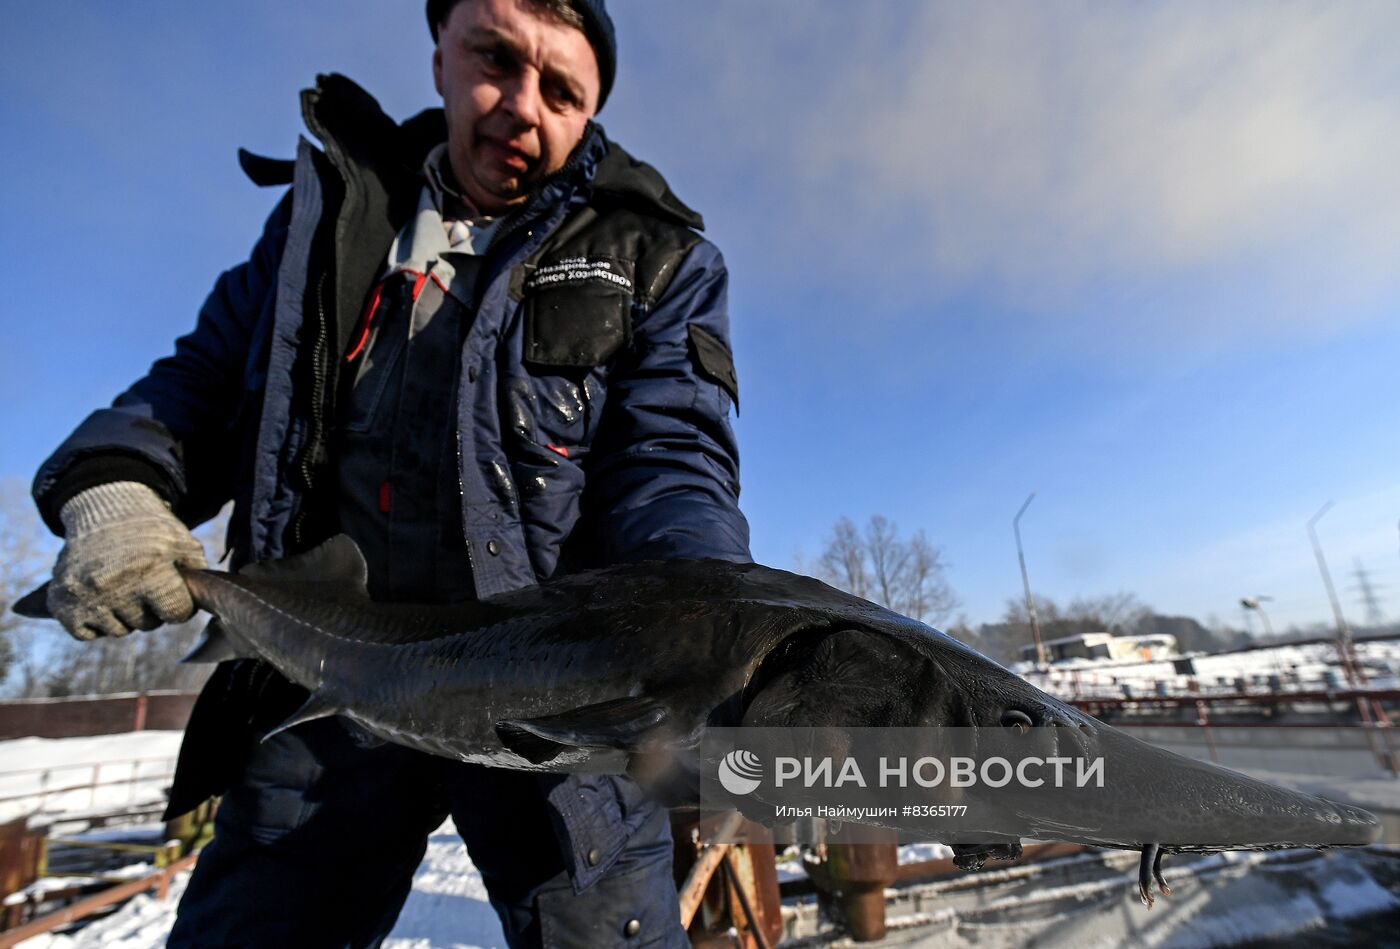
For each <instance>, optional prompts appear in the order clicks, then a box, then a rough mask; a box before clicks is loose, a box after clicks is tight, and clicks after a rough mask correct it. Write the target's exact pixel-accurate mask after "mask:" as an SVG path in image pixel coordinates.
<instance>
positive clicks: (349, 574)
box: [238, 534, 369, 600]
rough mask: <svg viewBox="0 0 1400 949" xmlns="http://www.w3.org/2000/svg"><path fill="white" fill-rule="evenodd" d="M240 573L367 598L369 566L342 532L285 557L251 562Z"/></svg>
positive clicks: (332, 596) (336, 596)
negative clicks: (303, 550) (294, 554)
mask: <svg viewBox="0 0 1400 949" xmlns="http://www.w3.org/2000/svg"><path fill="white" fill-rule="evenodd" d="M238 574H239V576H243V577H247V578H248V579H250V580H257V581H258V582H259V583H267V584H272V585H275V586H286V587H295V588H296V589H298V590H300V591H303V592H305V593H309V594H312V595H314V596H321V597H326V598H328V599H337V600H343V599H347V598H350V599H360V600H368V599H369V589H368V583H369V567H368V566H366V564H365V556H364V554H362V553H360V548H359V547H357V546H356V545H355V542H354V541H353V540H351V539H350V538H349V537H348V536H347V535H345V534H337V535H335V536H334V537H332V538H331V539H330V540H328V541H326V542H325V543H323V544H321V545H320V546H318V547H313V548H311V549H310V550H308V551H306V552H305V553H302V554H297V555H296V556H294V557H287V558H286V559H284V560H264V561H261V562H259V563H250V564H248V565H247V566H246V567H243V568H241V569H240V570H239V571H238Z"/></svg>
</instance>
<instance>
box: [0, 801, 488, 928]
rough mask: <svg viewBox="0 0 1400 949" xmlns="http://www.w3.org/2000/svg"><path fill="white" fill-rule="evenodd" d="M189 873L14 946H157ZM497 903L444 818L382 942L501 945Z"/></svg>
mask: <svg viewBox="0 0 1400 949" xmlns="http://www.w3.org/2000/svg"><path fill="white" fill-rule="evenodd" d="M188 881H189V874H188V873H182V874H180V875H179V876H177V877H176V878H175V880H174V881H173V882H172V884H171V887H170V896H169V898H168V899H166V900H163V901H162V900H157V899H156V898H155V897H154V896H153V895H151V894H142V895H141V896H138V897H136V898H135V899H133V900H131V901H130V902H128V903H127V904H126V905H124V906H123V907H122V908H121V909H119V910H117V912H115V913H113V914H112V915H111V916H108V917H107V918H105V919H100V920H98V921H96V922H94V923H92V924H90V925H88V926H87V927H86V928H84V929H82V930H80V931H79V932H77V933H75V934H74V935H72V936H62V935H45V936H36V937H35V938H33V939H27V940H25V941H24V942H22V943H20V944H19V947H18V949H158V947H160V946H164V945H165V940H166V938H167V937H168V936H169V935H170V927H171V926H172V925H174V923H175V907H176V905H177V904H178V902H179V899H180V896H181V894H183V893H184V891H185V884H186V883H187V882H188ZM504 945H505V937H504V935H503V934H502V933H501V924H500V921H499V920H497V918H496V911H495V910H493V909H492V908H491V904H490V903H488V902H487V900H486V887H485V885H483V884H482V882H481V874H480V873H478V872H477V869H476V867H475V866H473V865H472V862H471V858H470V857H468V856H467V852H466V848H465V847H463V846H462V841H461V838H459V837H458V836H457V831H456V828H455V827H453V825H452V821H451V819H448V820H447V822H446V823H444V824H443V825H442V826H441V827H439V828H438V829H437V831H435V832H434V833H433V835H432V836H431V837H430V838H429V839H428V852H427V853H426V854H424V856H423V862H422V864H420V865H419V867H418V872H417V873H415V874H414V877H413V891H412V892H411V893H409V895H408V902H406V903H405V904H404V908H403V912H402V913H400V914H399V920H398V922H397V923H396V924H395V925H394V931H393V932H392V933H390V934H389V938H388V939H386V940H385V941H384V947H385V949H477V947H481V949H486V947H496V946H504Z"/></svg>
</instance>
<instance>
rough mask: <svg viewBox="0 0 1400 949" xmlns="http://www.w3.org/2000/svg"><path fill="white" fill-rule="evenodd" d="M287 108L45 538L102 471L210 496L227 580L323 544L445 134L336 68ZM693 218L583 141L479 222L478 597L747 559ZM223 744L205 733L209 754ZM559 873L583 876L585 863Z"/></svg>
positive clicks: (580, 829) (606, 842) (461, 417)
mask: <svg viewBox="0 0 1400 949" xmlns="http://www.w3.org/2000/svg"><path fill="white" fill-rule="evenodd" d="M302 107H303V114H304V117H305V120H306V123H307V126H308V128H309V129H310V131H311V132H312V133H313V134H314V135H315V136H316V138H317V139H319V141H320V143H321V146H322V147H321V148H320V149H318V148H316V147H314V146H313V145H312V144H311V143H310V142H308V141H306V140H305V139H303V140H302V141H301V143H300V146H299V149H298V154H297V159H296V161H295V162H294V163H293V162H279V161H273V160H269V159H263V158H258V157H256V156H252V155H249V154H247V153H241V154H240V160H241V161H242V163H243V166H244V169H245V171H247V172H248V173H249V175H250V177H252V178H253V179H254V180H255V181H257V182H259V183H261V184H269V185H270V184H278V183H287V182H291V183H292V185H293V186H292V188H291V191H290V192H289V193H288V195H287V196H286V197H285V198H284V199H283V201H282V202H281V203H280V204H279V206H278V207H277V209H276V211H275V212H274V213H273V214H272V216H271V218H270V219H269V221H268V223H267V226H266V229H265V230H264V233H263V235H262V238H261V240H260V241H259V242H258V244H257V246H256V247H255V248H254V250H253V253H252V256H251V258H250V259H249V260H248V261H247V262H246V263H244V264H243V265H241V266H239V267H236V268H234V269H233V270H231V271H229V272H227V273H225V274H224V275H223V276H222V277H221V278H220V279H219V281H218V283H217V284H216V286H215V288H214V290H213V292H212V293H211V294H210V296H209V299H208V300H207V301H206V303H205V304H204V307H203V309H202V310H201V312H200V315H199V320H198V324H197V326H196V328H195V329H194V331H193V332H191V333H190V334H189V335H187V336H185V337H183V338H182V339H180V340H179V341H178V343H177V346H176V352H175V354H174V355H173V356H171V357H168V358H166V359H162V360H160V361H159V362H157V363H156V364H155V365H154V366H153V367H152V369H151V372H150V373H149V375H147V376H146V377H145V378H143V379H141V380H140V381H138V382H137V383H136V384H135V385H133V386H132V387H131V388H130V389H129V390H127V391H126V392H125V393H123V394H122V395H121V396H120V397H118V398H117V400H116V401H115V403H114V404H113V406H112V408H110V409H103V410H101V411H98V412H96V413H94V414H93V415H92V416H90V417H89V418H88V419H87V420H86V421H84V422H83V423H82V424H81V425H80V426H79V427H78V429H77V430H76V431H75V432H74V433H73V434H72V435H71V436H70V437H69V438H68V439H67V440H66V441H65V442H64V443H63V444H62V445H61V446H60V447H59V449H58V450H57V451H56V452H55V453H54V455H53V456H52V457H51V458H49V460H48V461H46V462H45V463H44V465H43V466H42V468H41V469H40V471H39V474H38V476H37V478H36V479H35V486H34V493H35V499H36V500H37V502H38V504H39V506H40V510H41V512H42V513H43V515H44V517H45V519H46V520H47V521H48V523H49V524H50V525H51V526H52V527H54V528H55V530H58V529H59V528H60V526H61V525H60V522H59V520H58V516H57V515H58V510H59V509H60V508H61V507H62V505H63V503H64V502H65V501H66V500H67V499H68V498H70V497H72V496H73V495H74V494H75V493H77V492H78V491H81V490H83V489H84V488H86V487H89V486H91V485H93V484H97V483H102V482H106V481H112V480H119V479H121V480H138V481H142V482H144V483H146V484H149V485H151V486H152V487H153V488H155V489H156V490H157V491H158V492H159V493H161V494H162V495H163V496H164V497H166V498H167V499H168V500H169V501H171V503H172V504H173V506H174V508H175V511H176V513H177V514H179V515H180V516H181V517H182V518H183V519H184V520H185V521H186V522H187V523H190V524H196V523H199V522H201V521H203V520H206V519H208V518H209V517H211V516H212V515H213V514H214V513H216V512H217V511H218V510H219V509H220V508H221V507H222V506H223V505H224V504H225V503H226V502H227V501H228V500H230V499H233V500H234V501H235V509H234V514H233V520H232V522H231V525H230V528H229V539H230V547H231V549H232V551H233V560H234V563H235V564H240V563H243V562H247V561H249V560H263V559H270V558H277V557H282V556H286V555H288V554H291V553H295V552H297V551H299V550H303V549H306V548H308V547H310V546H312V545H314V544H315V543H318V542H319V541H321V540H323V539H325V538H326V537H327V536H329V535H330V534H333V533H335V532H336V523H335V511H336V504H335V490H336V489H335V474H334V468H333V466H334V464H335V457H334V445H335V437H334V432H335V424H336V419H337V417H338V407H339V404H340V403H341V401H342V400H343V398H344V396H345V393H346V389H347V378H348V377H349V376H350V375H352V373H351V372H349V371H342V367H345V366H347V363H346V360H345V356H346V354H347V353H349V352H350V351H352V350H353V348H354V343H355V337H356V335H357V333H358V332H359V330H360V328H361V320H362V318H363V313H362V310H363V308H364V306H365V304H366V298H367V297H368V296H369V291H370V289H371V286H372V285H373V284H374V282H375V280H376V278H377V277H378V276H379V274H380V271H381V269H382V268H383V265H384V262H385V259H386V255H387V252H388V247H389V244H390V242H391V241H392V239H393V237H394V235H395V234H396V233H397V231H398V230H399V229H400V227H402V225H403V224H404V223H405V222H406V221H407V220H408V218H409V217H410V216H411V215H412V214H413V213H414V211H415V209H416V206H417V201H418V197H419V192H420V189H421V187H422V179H421V177H420V174H419V172H420V170H421V167H422V163H423V158H424V156H425V154H426V152H427V151H428V150H429V148H431V147H432V146H433V145H435V144H436V143H438V142H440V141H442V140H443V139H444V138H445V137H446V129H445V125H444V121H443V116H442V113H441V112H440V111H438V110H432V111H429V112H425V113H422V114H420V115H419V116H417V117H415V118H413V119H410V120H409V121H407V122H405V123H403V124H402V125H398V124H395V123H394V122H393V121H392V120H390V119H389V118H387V117H386V116H385V115H384V114H383V112H382V111H381V110H380V109H379V107H378V104H377V103H376V102H375V101H374V100H373V99H372V98H371V97H370V96H369V95H367V94H366V93H365V92H364V91H363V90H361V89H360V88H359V87H358V86H356V85H355V84H354V83H352V82H350V81H349V80H348V79H345V78H344V77H341V76H335V75H331V76H323V77H321V78H320V80H319V82H318V85H317V87H316V88H315V89H311V90H307V91H306V92H305V93H304V94H303V97H302ZM701 226H702V225H701V219H700V217H699V215H697V214H695V213H694V212H693V211H691V210H690V209H689V208H687V207H686V206H685V205H684V204H682V203H681V202H680V201H679V200H678V199H677V198H676V197H675V196H674V195H673V194H672V193H671V191H670V189H669V188H668V186H667V185H666V183H665V182H664V181H663V180H662V178H661V177H660V176H659V175H658V174H657V173H656V172H655V170H653V169H652V168H651V167H650V166H648V165H645V164H643V163H640V162H637V161H635V160H634V159H632V158H631V157H630V156H629V155H628V154H627V153H626V152H624V151H623V150H622V149H621V148H619V147H618V146H616V145H614V144H612V143H610V142H609V141H608V140H607V139H606V137H605V136H604V134H603V132H602V130H601V128H599V127H597V126H590V128H589V130H588V131H587V132H586V133H585V136H584V139H583V141H582V143H581V144H580V145H579V147H578V148H577V149H576V151H575V153H574V154H573V155H572V156H571V158H570V160H569V162H568V164H567V165H566V166H565V168H563V169H562V170H561V171H560V172H558V173H557V174H555V175H554V176H552V177H551V178H550V179H549V180H548V181H547V182H546V183H545V184H544V185H543V186H542V187H541V188H540V189H539V191H538V192H537V193H536V195H535V196H534V197H533V198H532V199H531V200H530V202H529V203H528V204H527V205H526V206H525V207H523V208H522V209H521V210H519V211H518V212H515V213H513V214H512V215H511V217H510V218H509V219H508V220H507V221H506V222H505V223H504V224H503V225H502V228H501V230H500V231H499V232H498V236H497V237H496V238H495V239H494V240H493V242H492V245H491V250H490V252H489V254H488V256H487V259H486V261H485V263H484V268H485V269H484V271H483V274H482V278H481V279H480V280H478V281H477V291H476V293H477V300H476V303H477V307H476V315H475V319H474V321H473V322H472V325H471V329H470V331H469V333H468V334H467V336H466V339H465V342H464V344H463V347H462V365H461V372H460V385H461V390H460V392H459V393H458V395H459V401H458V405H459V409H458V424H457V426H456V427H457V436H458V443H457V449H458V456H459V463H460V474H461V488H462V521H463V523H462V529H463V532H464V535H465V538H466V541H467V544H468V550H469V553H470V557H471V567H472V572H473V578H474V581H475V588H476V591H477V594H478V596H481V597H487V596H492V595H495V594H499V593H503V592H506V591H509V590H513V589H517V588H519V587H522V586H527V585H529V584H532V583H535V582H536V581H537V580H539V579H543V578H546V577H549V576H551V575H553V574H555V573H556V572H560V571H567V570H572V569H578V568H580V567H583V566H589V565H595V564H605V563H611V562H618V561H624V560H641V559H652V558H675V557H718V558H723V559H728V560H747V559H748V558H749V553H748V528H747V524H746V523H745V521H744V518H743V516H742V515H741V514H740V512H739V509H738V492H739V485H738V464H737V452H736V447H735V443H734V437H733V433H732V431H731V429H730V426H729V423H728V417H727V416H728V410H729V406H730V403H731V401H735V402H737V397H738V392H737V382H736V379H735V375H734V369H733V361H732V358H731V356H730V347H729V327H728V317H727V313H726V296H725V295H726V283H727V275H726V271H725V268H724V264H723V261H722V259H721V257H720V255H719V252H718V251H717V250H716V249H715V247H714V246H713V245H712V244H710V243H708V242H707V241H705V240H703V239H702V238H701V237H700V236H699V235H698V234H697V233H696V229H698V228H699V227H701ZM445 397H446V396H445ZM221 673H222V676H216V678H215V680H212V684H211V687H210V688H208V689H206V695H205V697H202V698H201V703H202V704H206V705H207V704H210V701H211V700H209V698H208V696H209V693H210V691H211V689H219V690H223V696H222V701H223V703H224V704H225V705H228V704H229V703H230V702H231V701H232V699H231V698H230V696H231V695H233V694H235V693H236V694H237V695H238V696H240V697H241V699H242V700H243V701H244V702H245V703H247V702H251V701H252V700H251V699H249V698H248V695H249V693H250V692H251V691H252V690H253V689H254V688H255V684H254V683H251V682H242V683H240V682H239V681H238V675H240V674H241V675H244V676H245V677H246V676H247V674H248V673H247V670H246V669H245V670H242V671H241V672H240V673H235V672H232V671H230V670H227V669H221ZM235 704H236V703H235ZM264 704H266V703H264ZM196 714H197V715H198V712H197V713H196ZM248 714H249V715H251V716H253V717H262V716H265V715H266V714H267V710H266V709H262V710H260V711H258V710H255V711H250V712H249V713H248ZM195 727H196V726H195V723H193V722H192V724H191V732H192V733H193V731H194V730H195ZM230 727H231V726H229V724H228V722H227V721H225V722H224V723H223V724H221V725H219V726H218V727H217V728H213V729H211V738H210V740H211V741H212V740H216V738H215V736H216V735H218V736H219V737H221V739H222V740H227V739H228V738H229V735H228V734H226V733H225V732H227V730H228V729H229V728H230ZM219 729H224V732H219ZM186 744H187V746H188V745H190V744H191V741H190V740H189V739H187V742H186ZM181 768H182V769H185V768H186V764H185V762H184V761H183V760H182V764H181ZM224 777H225V779H226V778H227V775H225V776H224ZM579 780H580V779H570V780H569V781H568V782H565V783H564V784H563V785H561V786H560V788H559V792H560V794H561V795H563V796H567V797H568V798H569V801H568V802H564V801H563V800H562V798H561V800H560V801H556V804H558V805H560V808H561V811H562V812H563V813H564V816H565V818H566V821H568V822H570V824H571V830H573V831H574V832H575V835H576V836H579V837H580V842H576V844H575V847H574V850H575V853H576V854H579V855H583V854H588V853H590V851H592V852H593V856H594V857H595V858H596V857H597V856H598V853H597V850H598V849H601V850H602V852H603V853H604V854H606V853H609V852H613V851H615V850H616V849H617V848H620V846H621V842H622V839H621V838H620V837H619V834H624V833H625V831H623V830H622V829H621V828H619V827H618V826H617V823H618V822H617V821H616V820H615V819H614V818H615V816H616V810H617V804H616V801H615V800H614V801H612V802H611V804H609V803H608V802H607V801H603V802H602V804H600V805H598V807H595V808H592V809H591V810H590V809H589V807H582V808H580V805H579V804H578V802H579V801H587V800H589V799H590V793H589V790H588V788H587V787H584V786H583V785H579V784H578V781H579ZM583 780H584V783H585V784H587V781H589V780H592V779H583ZM177 784H178V781H177ZM596 790H597V791H598V792H600V793H594V794H592V797H593V798H600V799H602V798H610V797H612V795H611V794H608V793H606V792H605V790H604V788H603V787H602V786H601V785H600V786H599V787H598V788H597V789H596ZM566 792H567V793H566ZM553 798H554V796H553V795H551V799H552V800H553ZM571 809H572V810H574V811H577V812H578V813H574V814H571V813H570V810H571ZM585 811H586V812H587V813H585ZM590 828H591V829H590ZM580 861H581V862H580V863H578V864H577V866H576V868H575V869H576V870H577V873H576V882H582V883H586V882H587V878H588V877H590V876H596V875H597V874H598V873H601V872H602V870H603V869H604V866H603V865H604V864H606V862H607V861H606V860H597V859H595V860H592V861H583V860H582V857H581V856H580Z"/></svg>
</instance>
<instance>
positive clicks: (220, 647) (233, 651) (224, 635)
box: [180, 617, 258, 663]
mask: <svg viewBox="0 0 1400 949" xmlns="http://www.w3.org/2000/svg"><path fill="white" fill-rule="evenodd" d="M256 658H258V654H257V652H255V651H254V650H252V649H250V648H248V647H247V646H246V645H245V644H244V643H242V642H241V641H240V640H239V639H238V638H237V637H235V636H231V635H229V632H228V629H227V628H226V627H225V626H224V624H223V623H220V622H219V619H218V617H215V618H214V619H211V620H210V621H209V622H208V623H207V624H205V626H204V638H203V639H201V640H200V641H199V642H197V643H195V645H194V648H193V649H191V650H190V651H189V652H188V653H186V654H185V658H183V659H181V660H180V661H181V662H190V663H200V662H208V663H215V662H223V661H224V660H225V659H256Z"/></svg>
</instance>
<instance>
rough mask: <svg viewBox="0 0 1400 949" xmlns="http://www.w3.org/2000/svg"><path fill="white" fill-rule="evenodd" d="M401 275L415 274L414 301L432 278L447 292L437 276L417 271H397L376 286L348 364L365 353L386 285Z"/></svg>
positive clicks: (349, 354) (348, 356) (347, 360)
mask: <svg viewBox="0 0 1400 949" xmlns="http://www.w3.org/2000/svg"><path fill="white" fill-rule="evenodd" d="M399 274H413V277H414V280H413V301H414V302H415V303H416V302H417V301H418V295H419V294H420V293H422V292H423V285H424V284H425V283H427V282H428V278H429V277H432V279H433V283H435V284H437V285H438V289H439V290H441V291H442V292H443V293H446V292H447V285H446V284H445V283H443V282H442V280H441V279H440V278H439V277H438V275H437V274H426V273H420V272H419V271H417V270H409V269H407V268H404V269H403V270H395V271H394V272H393V273H391V274H389V276H387V277H385V278H384V279H383V280H381V281H379V282H378V283H376V284H375V285H374V290H373V291H371V292H370V295H369V304H368V305H367V306H366V307H365V312H364V315H363V316H361V317H360V331H359V333H358V334H357V336H356V338H355V345H354V346H352V347H350V351H349V352H348V353H346V354H345V361H346V362H354V361H355V357H356V356H358V355H360V353H361V352H363V351H364V348H365V344H366V343H368V342H369V334H370V330H371V329H372V328H373V326H374V314H375V311H376V310H378V309H379V301H380V300H381V299H383V297H384V285H385V284H386V283H388V282H389V281H390V280H391V279H393V278H394V277H396V276H398V275H399Z"/></svg>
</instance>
